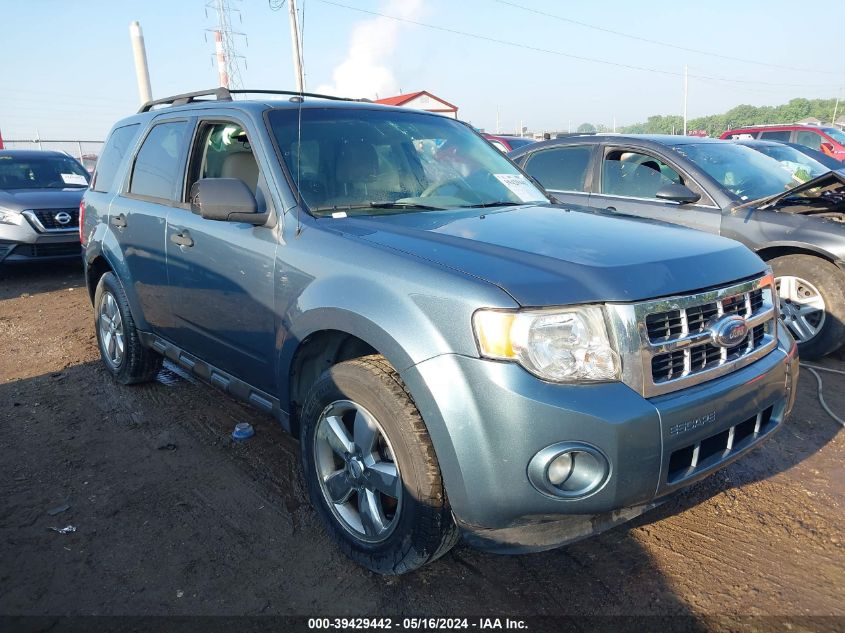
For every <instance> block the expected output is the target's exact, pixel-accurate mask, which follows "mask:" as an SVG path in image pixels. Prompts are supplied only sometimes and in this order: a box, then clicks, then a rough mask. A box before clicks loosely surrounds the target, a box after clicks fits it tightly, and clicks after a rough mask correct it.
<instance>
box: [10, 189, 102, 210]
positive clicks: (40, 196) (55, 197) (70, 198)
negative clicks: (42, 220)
mask: <svg viewBox="0 0 845 633" xmlns="http://www.w3.org/2000/svg"><path fill="white" fill-rule="evenodd" d="M86 191H87V189H86V188H84V187H69V188H67V189H6V190H0V207H3V208H4V209H12V210H13V211H23V210H24V209H70V208H75V207H78V206H79V202H80V201H81V200H82V194H84V193H85V192H86Z"/></svg>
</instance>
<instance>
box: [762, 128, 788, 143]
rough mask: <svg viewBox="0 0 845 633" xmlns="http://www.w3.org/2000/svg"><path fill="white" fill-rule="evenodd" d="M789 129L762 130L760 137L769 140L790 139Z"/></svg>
mask: <svg viewBox="0 0 845 633" xmlns="http://www.w3.org/2000/svg"><path fill="white" fill-rule="evenodd" d="M789 134H790V132H789V130H772V131H771V132H760V138H761V139H765V140H767V141H789Z"/></svg>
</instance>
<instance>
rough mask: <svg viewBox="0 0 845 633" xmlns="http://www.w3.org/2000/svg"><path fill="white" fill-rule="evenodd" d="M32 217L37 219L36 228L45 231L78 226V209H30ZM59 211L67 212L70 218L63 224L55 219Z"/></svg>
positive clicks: (65, 229)
mask: <svg viewBox="0 0 845 633" xmlns="http://www.w3.org/2000/svg"><path fill="white" fill-rule="evenodd" d="M30 212H31V213H32V215H33V216H34V218H35V219H36V220H37V221H38V224H40V225H41V226H40V227H39V226H38V225H36V227H35V228H36V229H39V230H41V229H43V230H45V231H67V230H75V229H78V228H79V209H78V208H77V209H32V210H31V211H30ZM59 213H67V214H68V215H69V216H70V220H69V221H68V222H66V223H64V224H62V223H60V222H59V221H58V220H56V216H57V215H58V214H59Z"/></svg>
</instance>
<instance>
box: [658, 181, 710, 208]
mask: <svg viewBox="0 0 845 633" xmlns="http://www.w3.org/2000/svg"><path fill="white" fill-rule="evenodd" d="M654 197H655V198H659V199H660V200H669V201H671V202H677V203H679V204H689V203H692V202H698V201H699V200H700V199H701V196H700V195H698V194H697V193H695V192H693V191H692V190H691V189H690V188H689V187H687V186H686V185H675V184H672V185H663V186H662V187H661V188H660V189H658V190H657V193H655V194H654Z"/></svg>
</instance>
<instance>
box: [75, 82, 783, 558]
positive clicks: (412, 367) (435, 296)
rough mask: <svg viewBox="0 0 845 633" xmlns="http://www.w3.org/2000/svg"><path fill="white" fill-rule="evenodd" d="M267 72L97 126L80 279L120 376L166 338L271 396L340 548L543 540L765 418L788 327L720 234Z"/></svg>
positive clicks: (762, 282)
mask: <svg viewBox="0 0 845 633" xmlns="http://www.w3.org/2000/svg"><path fill="white" fill-rule="evenodd" d="M281 95H282V96H283V97H287V96H290V98H289V99H288V98H285V99H284V100H272V99H270V98H268V97H265V98H259V99H255V100H236V101H235V100H232V97H231V93H230V92H228V91H225V90H218V91H213V92H210V93H195V94H188V95H181V96H178V97H173V98H170V99H166V100H162V101H160V102H156V103H152V104H148V105H147V106H145V107H144V108H143V109H142V111H141V112H140V113H139V114H137V115H135V116H131V117H128V118H126V119H124V120H122V121H120V122H119V123H117V125H116V126H115V127H114V129H113V130H112V132H111V134H110V135H109V139H108V141H107V144H106V148H105V151H104V153H103V155H102V157H101V159H100V161H99V164H98V167H97V172H96V173H95V175H94V179H93V182H92V185H91V188H90V190H89V191H88V192H87V193H86V194H85V199H84V205H83V207H84V220H83V226H82V239H83V243H84V246H85V257H84V260H85V268H86V277H87V281H88V287H89V291H90V294H91V299H92V302H93V305H94V327H95V329H96V333H97V340H98V343H99V347H100V352H101V355H102V358H103V362H104V364H105V366H106V368H107V369H108V371H109V372H110V373H111V374H112V375H113V376H114V377H115V379H116V380H117V382H119V383H122V384H130V383H137V382H142V381H145V380H149V379H151V378H152V377H154V376H155V374H156V372H157V371H158V370H159V368H160V367H161V363H162V358H164V357H166V358H169V359H170V360H171V361H173V362H175V363H179V364H180V365H181V366H182V367H184V368H186V369H188V370H190V371H191V372H193V373H194V374H196V375H197V376H199V377H201V378H202V379H204V380H206V381H207V382H209V383H210V384H211V385H214V386H215V387H217V388H219V389H222V390H223V391H225V392H227V393H228V394H230V395H231V396H233V397H236V398H239V399H242V400H244V401H246V402H248V403H250V404H252V405H254V406H255V407H257V408H259V409H261V410H264V411H266V412H267V413H268V414H270V415H271V416H272V417H274V418H275V419H277V420H278V421H279V422H280V423H281V424H282V426H283V427H284V428H285V429H286V430H288V431H290V432H292V433H294V434H295V435H297V436H298V437H299V439H300V444H301V448H302V464H303V470H304V475H305V481H306V482H307V486H308V492H309V495H310V498H311V501H312V503H313V505H314V507H315V508H316V510H317V512H318V513H319V515H320V517H321V518H322V520H323V521H324V523H325V525H326V529H327V530H328V532H329V533H330V534H331V535H332V536H333V537H334V539H335V540H336V541H337V542H338V544H339V546H340V547H341V549H342V550H343V551H344V552H345V553H346V554H348V555H349V556H350V557H351V558H352V559H354V560H355V561H357V562H359V563H360V564H362V565H364V566H366V567H368V568H369V569H372V570H374V571H377V572H380V573H402V572H405V571H409V570H412V569H414V568H417V567H419V566H421V565H423V564H425V563H427V562H430V561H433V560H435V559H437V558H438V557H439V556H441V555H443V554H444V553H446V552H447V551H448V550H449V548H450V547H451V546H452V545H453V544H454V543H455V542H456V540H457V539H458V537H459V536H460V535H461V534H463V535H464V536H465V538H466V539H467V540H468V542H470V543H471V544H473V545H475V546H478V547H482V548H486V549H489V550H494V551H501V552H520V551H537V550H543V549H549V548H553V547H557V546H559V545H561V544H564V543H568V542H570V541H573V540H575V539H578V538H582V537H585V536H589V535H590V534H595V533H597V532H599V531H601V530H603V529H606V528H608V527H610V526H612V525H615V524H617V523H620V522H623V521H625V520H627V519H630V518H632V517H635V516H637V515H639V514H641V513H642V512H644V511H646V510H648V509H649V508H651V507H654V506H655V505H657V504H658V503H660V502H661V501H663V500H664V499H666V498H668V497H669V496H670V495H672V494H674V493H675V492H677V491H679V490H681V489H683V488H685V487H686V486H688V485H689V484H690V483H692V482H694V481H696V480H698V479H700V478H702V477H704V476H706V475H708V474H710V473H712V472H713V471H715V470H716V469H718V468H721V467H722V466H724V465H725V464H727V463H729V462H731V461H732V460H734V459H736V458H738V457H740V456H741V455H743V454H744V453H746V452H747V451H749V450H751V449H752V448H753V447H755V446H757V445H758V444H759V443H760V442H762V441H763V440H765V438H767V437H769V436H770V435H771V434H772V432H774V431H775V430H776V429H778V428H779V427H780V426H781V425H782V423H783V421H784V419H785V417H786V416H787V415H788V413H789V411H790V409H791V407H792V403H793V401H794V397H795V384H796V380H797V371H798V364H797V356H796V347H795V344H794V341H793V340H792V339H791V337H790V336H789V334H788V333H787V331H786V330H785V329H784V328H780V327H778V322H777V319H776V308H775V304H776V295H775V288H774V278H773V276H772V274H771V271H770V270H768V269H767V267H766V265H765V264H764V263H763V261H762V260H760V258H758V257H757V256H756V255H754V254H753V253H752V252H751V251H749V250H748V249H747V248H745V247H744V246H742V245H741V244H738V243H737V242H734V241H731V240H727V239H723V238H720V237H717V236H711V235H706V234H704V233H700V232H697V231H690V230H688V229H683V228H679V227H672V226H665V225H660V226H658V225H653V224H652V223H649V222H645V221H642V220H618V219H615V218H610V217H603V216H600V215H595V214H592V213H585V212H583V211H582V210H580V209H579V208H577V207H574V206H566V207H563V206H556V205H553V204H552V203H550V201H549V200H548V198H547V196H546V194H545V193H544V192H543V191H541V190H540V189H538V188H537V187H536V186H535V185H534V184H532V183H531V181H530V180H529V179H528V178H527V177H526V176H525V175H524V174H523V173H522V172H521V171H520V170H519V169H518V168H516V167H515V166H514V165H513V164H512V163H511V162H510V161H508V159H507V158H506V157H504V156H503V155H502V154H501V153H499V152H498V151H497V150H496V149H494V148H493V147H491V146H490V144H489V143H487V142H486V141H485V140H484V139H483V138H481V137H480V136H479V135H478V134H477V133H476V132H474V131H473V130H472V129H471V128H470V127H468V126H466V125H464V124H462V123H460V122H458V121H455V120H453V119H449V118H446V117H442V116H439V115H436V114H431V113H425V112H416V111H413V110H408V109H403V108H391V107H386V106H380V105H376V104H372V103H367V102H355V101H349V100H339V99H334V100H330V99H326V98H316V97H315V96H313V95H302V94H292V93H281ZM208 97H216V99H214V98H208Z"/></svg>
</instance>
